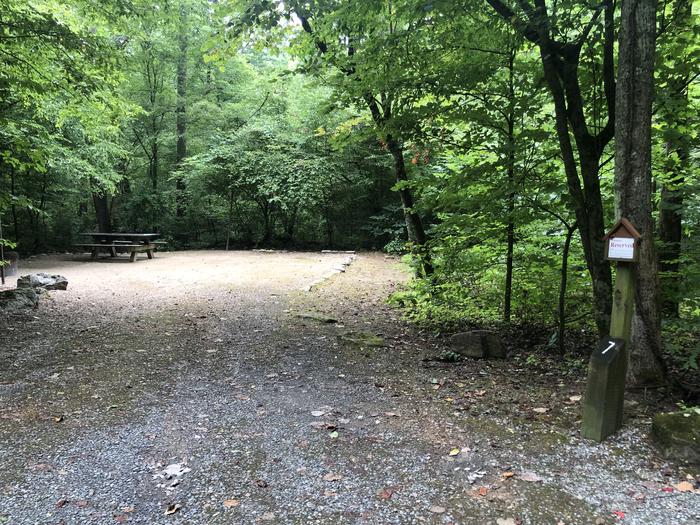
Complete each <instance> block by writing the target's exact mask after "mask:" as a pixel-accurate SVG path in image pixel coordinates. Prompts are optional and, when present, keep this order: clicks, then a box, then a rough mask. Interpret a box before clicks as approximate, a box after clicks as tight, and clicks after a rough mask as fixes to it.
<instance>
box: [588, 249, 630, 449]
mask: <svg viewBox="0 0 700 525" xmlns="http://www.w3.org/2000/svg"><path fill="white" fill-rule="evenodd" d="M633 309H634V264H633V263H628V262H619V263H618V264H617V275H616V278H615V290H614V291H613V310H612V318H611V319H610V337H608V338H603V339H602V340H601V342H600V345H599V346H598V349H596V350H595V351H594V352H593V354H592V355H591V361H590V365H589V369H588V384H587V385H586V398H585V400H584V404H583V418H582V423H581V437H583V438H586V439H592V440H594V441H598V442H600V441H603V440H604V439H605V438H606V437H608V436H609V435H611V434H613V433H615V432H616V431H617V430H618V429H619V428H620V427H621V426H622V415H623V407H624V397H625V377H626V376H627V361H628V359H629V357H628V355H629V343H630V330H631V327H632V313H633Z"/></svg>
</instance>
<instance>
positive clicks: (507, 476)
mask: <svg viewBox="0 0 700 525" xmlns="http://www.w3.org/2000/svg"><path fill="white" fill-rule="evenodd" d="M501 476H503V479H508V478H512V477H513V476H515V473H514V472H511V471H510V470H508V471H506V472H504V473H503V474H501Z"/></svg>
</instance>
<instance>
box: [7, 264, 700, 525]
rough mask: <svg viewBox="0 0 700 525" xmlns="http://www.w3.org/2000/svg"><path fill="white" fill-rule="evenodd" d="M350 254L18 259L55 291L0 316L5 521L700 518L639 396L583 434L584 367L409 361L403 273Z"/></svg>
mask: <svg viewBox="0 0 700 525" xmlns="http://www.w3.org/2000/svg"><path fill="white" fill-rule="evenodd" d="M347 257H348V256H347V255H346V254H318V253H287V252H272V253H267V252H178V253H163V254H157V256H156V258H155V259H154V260H150V261H149V260H143V259H139V260H137V262H135V263H133V264H131V263H128V262H126V261H125V260H123V259H121V260H111V259H109V258H102V259H100V260H98V261H89V260H87V259H86V258H79V257H73V256H51V257H48V256H47V257H38V258H35V259H32V260H30V261H28V262H26V263H25V264H24V266H23V273H26V272H29V271H32V272H33V271H47V272H50V273H60V274H62V275H65V276H66V277H67V278H68V281H69V283H70V284H69V287H68V290H67V291H55V292H51V293H50V295H49V297H44V298H43V299H42V302H41V305H40V307H39V309H38V310H35V311H31V312H29V313H26V314H20V315H14V316H5V317H3V318H2V319H0V338H1V339H0V524H112V523H147V524H239V523H240V524H249V523H250V524H253V523H263V524H264V523H279V524H316V523H318V524H337V523H366V524H394V523H395V524H413V523H416V524H418V523H435V524H445V525H447V524H493V525H513V524H518V523H522V524H533V525H545V524H552V525H559V524H566V525H571V524H582V525H584V524H608V523H616V522H620V523H631V524H640V525H641V524H646V525H649V524H656V525H663V524H669V525H670V524H673V525H682V524H690V523H698V521H700V495H699V494H698V493H697V492H680V491H678V490H677V489H675V488H674V485H676V484H678V483H679V482H681V481H683V480H686V479H687V477H688V476H689V474H690V473H689V472H687V471H686V470H684V469H683V468H682V467H681V466H678V465H674V464H669V463H667V462H665V461H664V460H662V459H661V458H659V457H657V455H656V454H655V452H654V450H653V449H652V448H651V447H650V444H649V442H648V438H647V434H648V430H649V419H648V414H646V413H645V412H644V409H643V401H642V403H641V405H642V406H641V408H639V409H638V410H637V414H636V415H634V414H633V415H632V416H631V417H630V418H629V420H628V421H627V424H626V426H625V429H624V431H623V432H621V433H620V434H619V435H618V436H615V438H614V439H611V440H610V441H608V442H607V443H605V444H602V445H596V444H590V443H587V442H584V441H582V440H580V439H579V437H578V427H577V420H578V417H579V414H580V407H579V405H578V403H577V402H576V399H577V398H576V395H580V394H581V392H582V390H583V380H584V378H585V377H584V376H585V371H581V370H572V371H571V374H570V375H568V376H566V377H562V376H560V375H557V374H547V373H546V372H542V373H539V374H538V375H537V377H535V378H534V379H533V378H532V376H533V374H531V373H526V372H527V371H526V369H525V368H524V366H525V365H524V364H523V362H522V361H518V360H514V359H509V360H507V361H493V362H484V361H479V362H474V361H470V362H463V363H457V364H450V363H440V362H436V361H432V360H426V361H424V359H425V358H431V357H435V356H436V355H438V354H439V353H440V351H441V349H442V346H441V340H440V339H439V338H435V337H434V336H432V335H430V334H425V333H421V332H420V331H418V330H417V329H415V328H413V327H411V326H409V325H407V324H406V323H405V322H403V321H402V320H401V319H400V313H399V312H397V311H395V310H393V309H391V308H390V307H389V306H388V305H387V304H386V297H387V296H388V294H389V293H390V292H391V291H392V290H394V289H396V287H398V286H400V285H401V283H402V282H403V281H405V280H406V279H407V278H408V276H407V274H406V272H405V269H403V268H402V267H401V265H400V264H399V263H398V261H397V260H395V259H391V258H386V257H384V256H383V255H380V254H360V255H358V256H357V258H356V260H355V261H354V262H353V263H352V265H350V266H349V267H348V268H347V270H346V271H344V272H342V273H340V272H336V270H335V269H337V268H340V267H342V265H343V263H344V262H346V259H347ZM334 272H335V273H334ZM309 287H311V289H310V290H309ZM572 399H573V400H572ZM538 407H543V408H542V410H534V409H536V408H538Z"/></svg>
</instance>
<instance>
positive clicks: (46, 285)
mask: <svg viewBox="0 0 700 525" xmlns="http://www.w3.org/2000/svg"><path fill="white" fill-rule="evenodd" d="M17 288H43V289H44V290H65V289H67V288H68V279H66V278H65V277H63V276H62V275H49V274H48V273H31V274H29V275H23V276H22V277H20V278H19V279H17Z"/></svg>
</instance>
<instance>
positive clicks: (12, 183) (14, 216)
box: [10, 167, 19, 242]
mask: <svg viewBox="0 0 700 525" xmlns="http://www.w3.org/2000/svg"><path fill="white" fill-rule="evenodd" d="M10 193H12V195H15V170H14V168H13V167H10ZM12 202H13V204H12V222H13V226H14V229H15V242H19V220H18V218H17V206H15V204H14V200H13V201H12Z"/></svg>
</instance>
